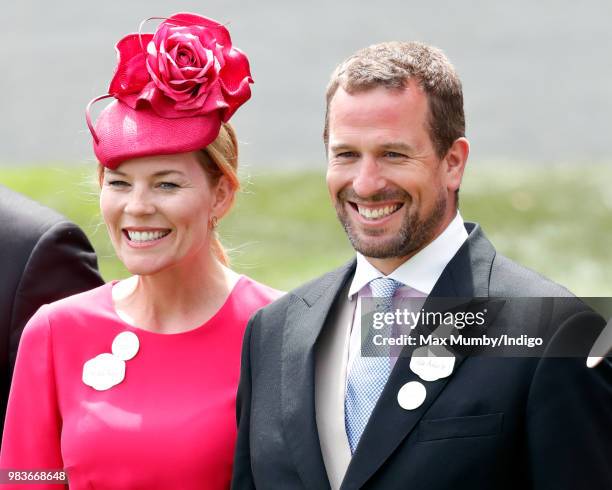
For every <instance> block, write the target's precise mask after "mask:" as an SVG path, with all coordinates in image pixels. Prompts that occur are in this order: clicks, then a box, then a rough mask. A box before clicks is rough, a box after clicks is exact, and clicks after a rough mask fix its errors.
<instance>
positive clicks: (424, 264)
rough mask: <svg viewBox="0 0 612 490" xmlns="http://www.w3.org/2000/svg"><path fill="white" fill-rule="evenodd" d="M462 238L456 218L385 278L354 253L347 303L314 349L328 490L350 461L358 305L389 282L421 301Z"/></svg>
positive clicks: (401, 293) (337, 482) (334, 486)
mask: <svg viewBox="0 0 612 490" xmlns="http://www.w3.org/2000/svg"><path fill="white" fill-rule="evenodd" d="M467 237H468V234H467V231H466V230H465V226H464V224H463V219H462V218H461V215H460V214H459V212H457V214H456V216H455V218H454V219H453V220H452V221H451V222H450V223H449V225H448V226H447V227H446V228H445V230H444V231H443V232H442V233H441V234H440V235H439V236H438V237H436V239H435V240H433V241H432V242H431V243H430V244H429V245H427V246H426V247H425V248H423V249H422V250H420V251H419V252H418V253H417V254H415V255H414V256H413V257H411V258H410V259H408V260H407V261H406V262H404V263H403V264H402V265H400V266H399V267H398V268H397V269H395V270H394V271H393V272H392V273H391V274H389V275H388V276H385V275H384V274H383V273H382V272H380V271H379V270H378V269H376V268H375V267H374V266H373V265H372V264H370V262H368V260H367V259H366V258H365V257H364V256H363V255H361V254H359V253H357V268H356V270H355V275H354V276H353V280H352V282H351V285H350V287H349V289H348V297H347V299H348V301H347V302H345V303H342V304H341V305H340V306H339V307H338V308H337V309H336V311H334V312H332V313H333V314H332V316H331V317H330V319H329V320H328V322H329V325H328V328H326V329H325V330H324V331H323V334H322V337H321V339H320V340H319V342H318V345H317V349H316V365H315V411H316V419H317V428H318V432H319V440H320V442H321V453H322V455H323V461H324V463H325V469H326V471H327V476H328V478H329V481H330V484H331V488H332V490H335V489H338V488H340V484H341V483H342V479H343V478H344V474H345V473H346V469H347V468H348V465H349V463H350V461H351V450H350V447H349V443H348V438H347V436H346V431H345V426H344V398H345V395H346V382H347V373H348V372H349V371H350V368H351V365H352V363H353V361H354V359H355V357H356V356H357V355H358V354H359V350H360V346H361V299H362V298H363V297H367V296H371V295H372V293H371V290H370V286H369V283H370V281H372V280H374V279H376V278H379V277H389V278H391V279H394V280H396V281H398V282H400V283H402V284H404V286H402V287H400V288H399V289H398V291H397V293H396V295H397V296H399V297H412V298H414V297H421V298H423V301H425V298H426V297H427V296H428V295H429V294H430V293H431V290H432V289H433V287H434V285H435V284H436V282H437V281H438V278H439V277H440V275H441V274H442V271H443V270H444V268H445V267H446V266H447V265H448V263H449V262H450V261H451V259H452V258H453V257H454V255H455V254H456V253H457V251H458V250H459V248H460V247H461V246H462V245H463V243H464V242H465V240H466V239H467ZM393 362H394V361H393Z"/></svg>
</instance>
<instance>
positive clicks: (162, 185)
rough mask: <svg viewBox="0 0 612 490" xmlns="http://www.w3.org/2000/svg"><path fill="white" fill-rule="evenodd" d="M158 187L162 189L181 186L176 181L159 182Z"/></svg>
mask: <svg viewBox="0 0 612 490" xmlns="http://www.w3.org/2000/svg"><path fill="white" fill-rule="evenodd" d="M157 187H159V188H160V189H168V190H169V189H176V188H178V187H179V185H178V184H175V183H174V182H160V183H159V184H157Z"/></svg>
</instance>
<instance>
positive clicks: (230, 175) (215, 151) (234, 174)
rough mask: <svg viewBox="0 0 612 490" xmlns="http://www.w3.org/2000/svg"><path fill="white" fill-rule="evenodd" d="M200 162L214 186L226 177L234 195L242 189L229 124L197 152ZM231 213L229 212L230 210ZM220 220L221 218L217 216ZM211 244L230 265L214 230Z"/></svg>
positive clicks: (235, 141)
mask: <svg viewBox="0 0 612 490" xmlns="http://www.w3.org/2000/svg"><path fill="white" fill-rule="evenodd" d="M195 153H196V157H197V159H198V162H199V163H200V165H201V166H202V169H203V170H204V172H205V173H206V175H207V176H208V179H209V180H210V183H211V184H212V185H213V186H214V185H216V184H217V183H218V182H219V179H220V178H221V177H222V176H225V177H226V178H227V179H228V181H229V182H230V185H231V187H232V190H233V191H234V193H235V192H236V191H238V190H239V189H240V181H239V179H238V139H237V138H236V132H235V131H234V128H233V127H232V126H231V124H229V123H223V124H222V125H221V129H220V130H219V134H218V136H217V137H216V138H215V140H214V141H213V142H212V143H210V144H209V145H208V146H207V147H206V148H203V149H201V150H198V151H196V152H195ZM103 180H104V166H103V165H102V164H98V183H99V184H100V185H102V181H103ZM234 198H235V194H234V195H233V196H232V202H231V204H230V208H231V206H232V205H233V203H234ZM228 211H229V210H228ZM217 218H220V216H217ZM212 235H213V236H212V238H211V242H210V246H211V249H212V251H213V253H214V254H215V256H216V257H217V259H218V260H219V261H220V262H221V263H222V264H223V265H226V266H229V265H230V259H229V257H228V255H227V252H226V251H225V248H223V245H222V244H221V240H220V239H219V234H218V233H217V230H215V229H213V230H212Z"/></svg>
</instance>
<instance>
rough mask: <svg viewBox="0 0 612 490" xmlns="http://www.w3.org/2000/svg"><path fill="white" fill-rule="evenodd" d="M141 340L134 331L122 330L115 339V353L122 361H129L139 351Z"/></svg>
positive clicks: (113, 350)
mask: <svg viewBox="0 0 612 490" xmlns="http://www.w3.org/2000/svg"><path fill="white" fill-rule="evenodd" d="M139 347H140V342H139V341H138V337H137V336H136V334H135V333H134V332H127V331H126V332H121V333H120V334H119V335H117V336H116V337H115V340H113V346H112V348H111V350H112V352H113V354H114V355H115V356H116V357H118V358H119V359H121V360H122V361H129V360H130V359H131V358H132V357H134V356H135V355H136V354H137V353H138V349H139Z"/></svg>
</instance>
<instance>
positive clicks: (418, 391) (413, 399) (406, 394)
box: [397, 381, 427, 410]
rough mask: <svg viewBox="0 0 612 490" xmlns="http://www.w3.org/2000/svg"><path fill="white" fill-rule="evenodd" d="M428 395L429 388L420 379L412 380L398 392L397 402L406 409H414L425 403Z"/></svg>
mask: <svg viewBox="0 0 612 490" xmlns="http://www.w3.org/2000/svg"><path fill="white" fill-rule="evenodd" d="M426 397H427V390H426V389H425V386H423V385H422V384H421V383H419V382H418V381H410V382H409V383H406V384H405V385H404V386H402V387H401V388H400V390H399V391H398V392H397V403H399V406H400V407H402V408H403V409H404V410H414V409H415V408H419V407H420V406H421V405H423V402H424V401H425V398H426Z"/></svg>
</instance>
